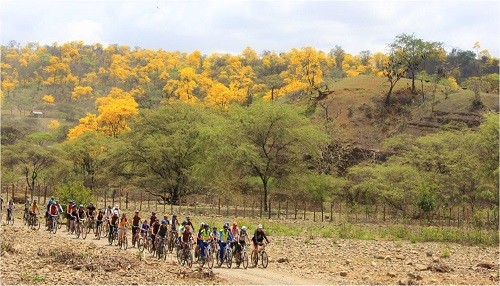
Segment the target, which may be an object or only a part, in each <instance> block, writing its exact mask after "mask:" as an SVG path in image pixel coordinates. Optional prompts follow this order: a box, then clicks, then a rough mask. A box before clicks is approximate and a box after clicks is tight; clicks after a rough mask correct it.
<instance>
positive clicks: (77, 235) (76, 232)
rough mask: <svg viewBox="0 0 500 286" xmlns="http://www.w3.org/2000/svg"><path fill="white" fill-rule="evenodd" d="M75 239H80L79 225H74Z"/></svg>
mask: <svg viewBox="0 0 500 286" xmlns="http://www.w3.org/2000/svg"><path fill="white" fill-rule="evenodd" d="M75 235H76V238H80V225H75Z"/></svg>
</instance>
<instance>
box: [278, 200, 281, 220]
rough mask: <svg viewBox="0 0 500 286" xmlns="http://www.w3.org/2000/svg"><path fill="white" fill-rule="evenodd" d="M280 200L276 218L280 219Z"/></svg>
mask: <svg viewBox="0 0 500 286" xmlns="http://www.w3.org/2000/svg"><path fill="white" fill-rule="evenodd" d="M280 212H281V201H279V202H278V219H280Z"/></svg>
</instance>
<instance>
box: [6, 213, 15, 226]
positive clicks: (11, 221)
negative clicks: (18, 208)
mask: <svg viewBox="0 0 500 286" xmlns="http://www.w3.org/2000/svg"><path fill="white" fill-rule="evenodd" d="M9 224H11V225H14V210H11V209H7V225H9Z"/></svg>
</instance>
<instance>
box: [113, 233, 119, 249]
mask: <svg viewBox="0 0 500 286" xmlns="http://www.w3.org/2000/svg"><path fill="white" fill-rule="evenodd" d="M113 241H114V242H115V246H117V245H118V232H117V231H116V230H115V231H114V232H113Z"/></svg>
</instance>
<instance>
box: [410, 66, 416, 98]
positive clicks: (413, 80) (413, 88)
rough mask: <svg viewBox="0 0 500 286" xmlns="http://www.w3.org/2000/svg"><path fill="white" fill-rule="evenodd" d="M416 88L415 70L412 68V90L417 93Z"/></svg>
mask: <svg viewBox="0 0 500 286" xmlns="http://www.w3.org/2000/svg"><path fill="white" fill-rule="evenodd" d="M415 91H416V88H415V71H414V70H411V92H412V93H415Z"/></svg>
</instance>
